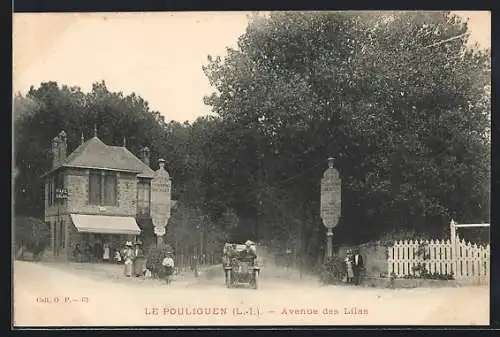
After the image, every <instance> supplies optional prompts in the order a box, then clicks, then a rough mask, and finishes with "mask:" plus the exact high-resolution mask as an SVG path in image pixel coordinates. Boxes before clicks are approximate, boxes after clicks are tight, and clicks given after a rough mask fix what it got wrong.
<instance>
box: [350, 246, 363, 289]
mask: <svg viewBox="0 0 500 337" xmlns="http://www.w3.org/2000/svg"><path fill="white" fill-rule="evenodd" d="M363 268H364V261H363V256H361V254H360V253H359V249H356V250H355V251H354V256H353V269H354V270H353V271H354V283H355V284H357V285H358V284H359V283H360V282H361V272H362V271H363Z"/></svg>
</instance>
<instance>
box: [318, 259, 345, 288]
mask: <svg viewBox="0 0 500 337" xmlns="http://www.w3.org/2000/svg"><path fill="white" fill-rule="evenodd" d="M346 275H347V270H346V264H345V262H344V259H343V258H342V257H340V256H333V257H330V258H327V259H326V261H325V263H324V264H323V265H322V266H321V269H320V272H319V276H320V280H321V282H322V283H323V284H340V283H342V282H343V279H344V277H345V276H346Z"/></svg>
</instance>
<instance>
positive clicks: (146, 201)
mask: <svg viewBox="0 0 500 337" xmlns="http://www.w3.org/2000/svg"><path fill="white" fill-rule="evenodd" d="M150 207H151V181H150V180H149V179H139V181H138V182H137V213H138V214H139V215H144V216H149V214H150Z"/></svg>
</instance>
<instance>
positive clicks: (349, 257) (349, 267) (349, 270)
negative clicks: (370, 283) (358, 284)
mask: <svg viewBox="0 0 500 337" xmlns="http://www.w3.org/2000/svg"><path fill="white" fill-rule="evenodd" d="M344 262H345V264H346V271H347V283H348V284H351V283H353V280H354V270H353V266H352V264H353V261H352V254H351V252H350V251H349V252H348V253H347V256H346V257H345V259H344Z"/></svg>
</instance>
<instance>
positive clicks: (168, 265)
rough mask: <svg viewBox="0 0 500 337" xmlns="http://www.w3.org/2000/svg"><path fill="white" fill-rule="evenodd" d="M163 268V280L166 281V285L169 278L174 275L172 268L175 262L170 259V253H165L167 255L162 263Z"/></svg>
mask: <svg viewBox="0 0 500 337" xmlns="http://www.w3.org/2000/svg"><path fill="white" fill-rule="evenodd" d="M162 265H163V268H164V269H165V280H166V281H167V284H168V283H170V277H171V275H172V274H173V273H174V266H175V262H174V259H173V258H172V253H171V252H167V255H166V256H165V258H164V259H163V261H162Z"/></svg>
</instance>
